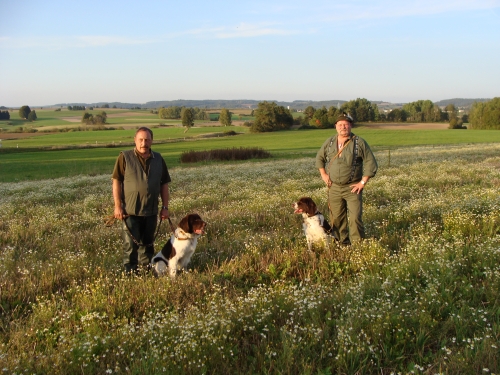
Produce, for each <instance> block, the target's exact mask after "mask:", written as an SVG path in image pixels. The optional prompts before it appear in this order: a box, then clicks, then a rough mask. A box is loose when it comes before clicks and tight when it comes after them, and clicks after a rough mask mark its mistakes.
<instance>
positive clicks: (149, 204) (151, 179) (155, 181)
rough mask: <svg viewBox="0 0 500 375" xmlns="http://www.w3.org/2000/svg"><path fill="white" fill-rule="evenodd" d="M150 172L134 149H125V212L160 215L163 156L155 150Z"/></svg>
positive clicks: (137, 214) (138, 214) (139, 214)
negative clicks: (145, 169) (144, 167)
mask: <svg viewBox="0 0 500 375" xmlns="http://www.w3.org/2000/svg"><path fill="white" fill-rule="evenodd" d="M151 152H152V153H153V155H152V157H151V164H150V166H149V173H148V174H146V172H145V171H144V169H143V168H142V166H141V163H140V161H139V160H138V157H137V156H136V155H135V152H134V150H129V151H123V156H124V157H125V162H126V165H127V167H126V168H125V176H124V180H123V202H124V209H125V212H126V213H127V214H129V215H134V216H151V215H158V202H159V196H160V184H161V177H162V157H161V155H160V154H158V153H156V152H153V151H151Z"/></svg>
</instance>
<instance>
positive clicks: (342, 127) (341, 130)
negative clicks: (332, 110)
mask: <svg viewBox="0 0 500 375" xmlns="http://www.w3.org/2000/svg"><path fill="white" fill-rule="evenodd" d="M335 128H336V129H337V133H338V134H339V135H340V136H342V137H348V136H350V135H351V128H352V124H351V123H350V122H349V121H346V120H341V121H337V123H336V124H335Z"/></svg>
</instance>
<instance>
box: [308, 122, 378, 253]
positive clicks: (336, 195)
mask: <svg viewBox="0 0 500 375" xmlns="http://www.w3.org/2000/svg"><path fill="white" fill-rule="evenodd" d="M352 124H353V119H352V118H351V116H349V115H347V114H345V113H344V114H342V115H340V116H339V117H338V118H337V122H336V124H335V128H336V130H337V135H335V136H332V137H330V138H328V139H327V140H326V141H325V143H323V145H322V146H321V148H320V149H319V151H318V153H317V154H316V167H317V168H318V169H319V172H320V173H321V178H322V180H323V181H324V182H325V184H326V185H327V186H328V207H329V209H330V214H331V216H332V217H331V219H332V222H333V235H334V237H335V238H337V239H338V240H339V241H340V243H341V244H343V245H349V244H350V243H351V241H352V242H356V241H360V240H362V239H363V238H365V230H364V225H363V220H362V215H363V199H362V198H363V189H364V188H365V186H366V184H367V183H368V180H370V178H372V177H374V176H375V174H376V173H377V168H378V167H377V161H376V160H375V156H374V155H373V152H372V151H371V149H370V146H368V143H366V141H365V140H364V139H362V138H360V137H358V136H356V135H354V134H353V133H352V132H351V129H352ZM348 218H349V219H348Z"/></svg>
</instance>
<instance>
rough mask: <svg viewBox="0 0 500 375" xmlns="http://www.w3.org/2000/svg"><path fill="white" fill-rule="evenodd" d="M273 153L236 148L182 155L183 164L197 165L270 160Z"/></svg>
mask: <svg viewBox="0 0 500 375" xmlns="http://www.w3.org/2000/svg"><path fill="white" fill-rule="evenodd" d="M270 157H272V156H271V153H269V152H267V151H265V150H263V149H261V148H258V147H255V148H244V147H240V148H236V147H233V148H231V149H219V150H209V151H186V152H183V153H182V154H181V163H197V162H200V161H214V160H218V161H229V160H248V159H266V158H270Z"/></svg>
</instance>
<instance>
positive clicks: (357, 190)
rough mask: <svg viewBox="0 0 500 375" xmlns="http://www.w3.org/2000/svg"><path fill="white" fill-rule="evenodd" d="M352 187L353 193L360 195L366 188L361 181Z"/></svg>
mask: <svg viewBox="0 0 500 375" xmlns="http://www.w3.org/2000/svg"><path fill="white" fill-rule="evenodd" d="M350 187H351V188H352V189H351V193H355V194H359V193H361V192H362V191H363V188H364V187H365V185H363V184H362V183H361V181H360V182H358V183H357V184H354V185H350Z"/></svg>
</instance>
